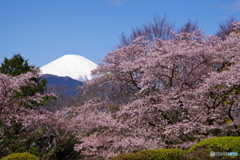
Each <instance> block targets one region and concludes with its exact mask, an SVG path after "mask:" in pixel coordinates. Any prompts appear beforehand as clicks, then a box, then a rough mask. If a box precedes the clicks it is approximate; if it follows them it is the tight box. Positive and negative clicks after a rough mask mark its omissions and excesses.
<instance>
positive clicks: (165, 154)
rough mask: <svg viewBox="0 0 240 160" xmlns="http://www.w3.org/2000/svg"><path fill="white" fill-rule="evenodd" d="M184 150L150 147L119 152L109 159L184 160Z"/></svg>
mask: <svg viewBox="0 0 240 160" xmlns="http://www.w3.org/2000/svg"><path fill="white" fill-rule="evenodd" d="M185 159H186V152H185V151H184V150H182V149H178V148H174V149H162V148H161V149H150V150H145V151H140V152H137V153H125V154H120V155H118V156H116V157H114V158H112V159H111V160H185Z"/></svg>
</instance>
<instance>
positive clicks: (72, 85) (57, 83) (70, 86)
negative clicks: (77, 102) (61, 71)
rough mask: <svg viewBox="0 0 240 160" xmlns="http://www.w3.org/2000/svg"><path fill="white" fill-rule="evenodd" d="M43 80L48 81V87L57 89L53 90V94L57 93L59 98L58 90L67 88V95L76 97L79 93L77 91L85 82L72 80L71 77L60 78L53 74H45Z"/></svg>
mask: <svg viewBox="0 0 240 160" xmlns="http://www.w3.org/2000/svg"><path fill="white" fill-rule="evenodd" d="M41 78H43V79H46V80H47V86H48V87H55V89H56V92H55V90H52V91H51V92H53V93H55V94H56V95H57V96H58V94H59V93H58V90H59V89H61V88H62V87H63V88H64V87H66V89H67V92H66V93H67V94H68V95H71V96H74V95H76V93H77V89H78V87H79V86H82V85H83V82H80V81H78V80H75V79H72V78H71V77H59V76H56V75H51V74H45V75H42V76H41Z"/></svg>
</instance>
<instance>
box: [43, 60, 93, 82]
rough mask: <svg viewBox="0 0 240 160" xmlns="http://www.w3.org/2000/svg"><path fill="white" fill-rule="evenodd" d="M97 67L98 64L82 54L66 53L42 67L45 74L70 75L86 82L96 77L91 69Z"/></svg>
mask: <svg viewBox="0 0 240 160" xmlns="http://www.w3.org/2000/svg"><path fill="white" fill-rule="evenodd" d="M96 68H97V64H95V63H93V62H92V61H90V60H88V59H86V58H84V57H82V56H80V55H64V56H62V57H60V58H58V59H56V60H54V61H52V62H50V63H48V64H46V65H45V66H43V67H41V68H40V69H41V71H42V73H43V74H53V75H57V76H60V77H65V76H68V77H71V78H72V79H75V80H79V81H82V82H84V81H87V80H91V79H92V78H94V76H93V75H91V71H92V70H94V69H96Z"/></svg>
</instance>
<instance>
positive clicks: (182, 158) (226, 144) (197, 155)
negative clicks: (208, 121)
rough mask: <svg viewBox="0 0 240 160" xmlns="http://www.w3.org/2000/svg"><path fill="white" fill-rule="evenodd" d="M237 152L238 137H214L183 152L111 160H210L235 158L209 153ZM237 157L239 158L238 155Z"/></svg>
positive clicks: (155, 151) (163, 151) (142, 153)
mask: <svg viewBox="0 0 240 160" xmlns="http://www.w3.org/2000/svg"><path fill="white" fill-rule="evenodd" d="M211 151H214V152H238V154H239V153H240V137H216V138H212V139H205V140H203V141H200V142H198V143H197V144H195V145H193V146H192V147H191V148H189V150H188V151H184V150H181V149H178V148H175V149H162V148H160V149H150V150H144V151H140V152H137V153H122V154H119V155H118V156H116V157H113V158H112V159H111V160H203V159H204V160H211V159H216V158H218V159H224V158H234V157H235V156H231V157H229V156H221V157H220V156H215V157H211V156H210V152H211ZM237 157H240V155H238V156H237Z"/></svg>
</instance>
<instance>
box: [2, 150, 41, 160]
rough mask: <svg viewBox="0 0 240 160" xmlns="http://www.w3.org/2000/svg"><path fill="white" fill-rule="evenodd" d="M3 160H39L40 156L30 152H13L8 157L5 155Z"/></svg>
mask: <svg viewBox="0 0 240 160" xmlns="http://www.w3.org/2000/svg"><path fill="white" fill-rule="evenodd" d="M1 160H39V158H38V157H36V156H35V155H32V154H30V153H27V152H24V153H12V154H10V155H8V156H6V157H3V158H2V159H1Z"/></svg>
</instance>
